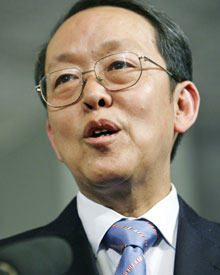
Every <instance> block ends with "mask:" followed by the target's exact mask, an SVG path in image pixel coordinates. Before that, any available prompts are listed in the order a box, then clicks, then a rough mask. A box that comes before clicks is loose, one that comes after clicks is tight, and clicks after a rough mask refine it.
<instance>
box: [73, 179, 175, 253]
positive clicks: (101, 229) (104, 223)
mask: <svg viewBox="0 0 220 275" xmlns="http://www.w3.org/2000/svg"><path fill="white" fill-rule="evenodd" d="M77 210H78V214H79V217H80V219H81V222H82V224H83V227H84V229H85V232H86V235H87V237H88V239H89V242H90V244H91V246H92V249H93V251H94V253H95V254H96V253H97V252H98V249H99V246H100V243H101V241H102V239H103V237H104V235H105V233H106V232H107V230H108V229H109V228H110V226H111V225H112V224H113V223H115V222H117V221H118V220H120V219H122V218H125V217H124V216H122V215H121V214H119V213H117V212H115V211H114V210H112V209H110V208H107V207H105V206H103V205H101V204H98V203H96V202H94V201H92V200H90V199H88V198H87V197H86V196H84V195H83V194H82V193H81V192H80V191H79V192H78V194H77ZM178 213H179V202H178V198H177V192H176V188H175V187H174V185H173V184H172V190H171V192H170V193H169V194H168V195H167V196H166V197H165V198H164V199H162V200H161V201H159V202H158V203H157V204H156V205H154V206H153V207H152V208H151V209H150V210H149V211H148V212H146V213H145V214H144V215H142V216H141V217H139V218H145V219H147V220H149V221H151V222H152V223H153V224H154V225H156V227H157V228H158V229H159V230H160V232H161V234H162V235H163V237H164V239H165V240H166V241H167V242H168V244H169V245H170V246H172V247H173V248H175V246H176V235H177V234H176V233H177V220H178V219H177V218H178Z"/></svg>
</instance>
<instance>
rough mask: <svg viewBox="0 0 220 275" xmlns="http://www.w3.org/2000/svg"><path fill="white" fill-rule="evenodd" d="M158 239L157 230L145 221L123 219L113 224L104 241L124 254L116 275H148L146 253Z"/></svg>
mask: <svg viewBox="0 0 220 275" xmlns="http://www.w3.org/2000/svg"><path fill="white" fill-rule="evenodd" d="M157 238H158V232H157V230H156V228H155V227H154V226H153V224H152V223H150V222H149V221H147V220H144V219H136V220H126V219H123V220H121V221H119V222H116V223H115V224H113V225H112V226H111V227H110V229H109V230H108V231H107V232H106V234H105V237H104V241H105V242H106V244H107V246H108V247H110V248H112V249H114V250H115V251H117V252H119V253H120V254H122V256H121V259H120V261H119V264H118V267H117V269H116V272H115V275H127V274H129V275H146V263H145V258H144V253H145V251H146V250H147V249H148V248H149V247H151V246H152V245H153V244H154V243H155V241H156V239H157Z"/></svg>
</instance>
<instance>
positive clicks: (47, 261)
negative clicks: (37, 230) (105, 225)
mask: <svg viewBox="0 0 220 275" xmlns="http://www.w3.org/2000/svg"><path fill="white" fill-rule="evenodd" d="M72 261H73V254H72V250H71V247H70V245H69V244H68V243H67V242H66V241H65V240H64V239H62V238H60V237H54V236H47V237H35V238H29V239H24V240H19V241H16V242H13V243H10V244H7V245H5V246H2V247H1V248H0V262H3V263H5V264H6V265H7V264H8V265H10V266H11V267H12V269H13V268H14V270H15V271H16V272H17V273H18V274H19V275H55V274H56V275H64V274H65V273H66V272H67V271H68V269H69V268H70V266H71V264H72ZM2 272H4V271H2ZM0 274H1V273H0ZM2 274H4V273H2ZM6 274H9V275H10V273H6Z"/></svg>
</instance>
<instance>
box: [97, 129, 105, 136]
mask: <svg viewBox="0 0 220 275" xmlns="http://www.w3.org/2000/svg"><path fill="white" fill-rule="evenodd" d="M106 132H108V130H107V129H100V130H95V131H94V133H95V134H97V135H98V134H101V133H106Z"/></svg>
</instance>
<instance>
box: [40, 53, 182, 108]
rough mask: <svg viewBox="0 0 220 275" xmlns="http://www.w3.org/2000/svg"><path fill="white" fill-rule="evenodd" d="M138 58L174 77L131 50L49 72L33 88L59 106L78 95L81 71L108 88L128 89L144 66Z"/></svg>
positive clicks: (80, 84)
mask: <svg viewBox="0 0 220 275" xmlns="http://www.w3.org/2000/svg"><path fill="white" fill-rule="evenodd" d="M142 59H143V60H144V61H149V62H151V63H152V64H154V65H156V67H157V68H158V69H160V70H163V71H165V72H166V73H167V74H168V75H169V76H170V77H172V78H173V79H174V80H175V81H177V80H176V78H175V76H174V75H173V74H172V73H171V72H169V71H168V70H167V69H165V68H163V67H162V66H160V65H159V64H157V63H156V62H154V61H153V60H151V59H150V58H148V57H146V56H139V55H137V54H136V53H133V52H120V53H113V54H109V55H107V56H105V57H102V58H100V59H99V60H98V61H96V63H95V64H94V68H93V69H92V70H87V71H83V72H82V71H81V70H80V69H79V68H77V67H70V68H65V69H62V70H57V71H54V72H50V73H48V74H46V75H45V76H44V77H43V78H42V79H41V80H40V83H39V85H37V86H35V90H36V91H37V92H38V93H40V95H41V96H42V98H43V100H44V101H45V102H46V103H47V105H49V106H51V107H54V108H61V107H64V106H68V105H71V104H73V103H75V102H76V101H77V100H78V99H79V98H80V96H81V94H82V92H83V88H84V86H85V84H86V80H85V78H84V75H85V74H87V73H90V72H94V73H95V76H96V79H97V81H98V82H99V83H100V84H101V85H102V86H103V87H105V88H106V89H108V90H109V91H120V90H124V89H128V88H130V87H132V86H134V85H135V84H136V83H137V82H138V80H139V79H140V77H141V75H142V72H143V70H145V68H143V67H142V63H141V60H142ZM148 69H149V68H148ZM146 70H147V68H146Z"/></svg>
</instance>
